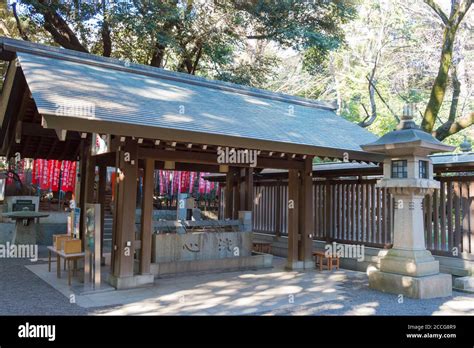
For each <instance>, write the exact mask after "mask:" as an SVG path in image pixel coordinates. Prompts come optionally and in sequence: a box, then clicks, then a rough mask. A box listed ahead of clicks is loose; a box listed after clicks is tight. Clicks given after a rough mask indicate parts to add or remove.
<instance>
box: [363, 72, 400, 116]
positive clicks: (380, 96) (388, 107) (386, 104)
mask: <svg viewBox="0 0 474 348" xmlns="http://www.w3.org/2000/svg"><path fill="white" fill-rule="evenodd" d="M366 79H367V80H368V81H369V83H370V84H372V85H373V88H374V90H375V93H377V95H378V96H379V98H380V100H381V101H382V103H384V105H385V106H386V107H387V109H388V111H390V113H391V114H392V115H393V117H394V118H395V119H396V120H397V122H398V123H399V122H400V119H399V118H398V116H397V114H396V113H395V112H394V111H393V110H392V108H391V107H390V106H389V105H388V103H387V102H386V101H385V99H384V97H382V94H380V92H379V90H378V89H377V87H375V85H374V84H373V83H372V81H370V79H369V78H368V77H367V76H366Z"/></svg>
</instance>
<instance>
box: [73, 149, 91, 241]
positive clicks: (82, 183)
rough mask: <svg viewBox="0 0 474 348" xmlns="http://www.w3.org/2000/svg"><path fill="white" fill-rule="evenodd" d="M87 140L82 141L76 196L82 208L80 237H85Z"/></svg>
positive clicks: (78, 204) (78, 205)
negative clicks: (83, 214)
mask: <svg viewBox="0 0 474 348" xmlns="http://www.w3.org/2000/svg"><path fill="white" fill-rule="evenodd" d="M86 141H87V140H82V141H81V150H80V154H81V158H80V163H79V177H78V179H79V195H77V196H76V205H77V207H79V208H80V209H81V218H80V219H79V238H80V239H84V219H83V217H82V212H83V211H84V207H85V200H84V197H85V195H86V179H85V178H86V171H87V149H88V146H87V144H86Z"/></svg>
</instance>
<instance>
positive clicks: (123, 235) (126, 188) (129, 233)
mask: <svg viewBox="0 0 474 348" xmlns="http://www.w3.org/2000/svg"><path fill="white" fill-rule="evenodd" d="M116 163H117V164H118V169H120V173H119V175H118V177H117V191H116V200H115V220H116V223H115V224H114V228H115V231H114V237H115V238H114V243H113V244H114V245H113V247H114V248H115V252H114V260H113V262H114V268H113V275H114V276H115V277H116V278H120V277H130V276H133V259H134V253H135V250H134V242H135V210H136V197H137V175H138V159H137V144H136V143H135V142H134V141H132V140H127V142H126V143H125V145H124V146H123V148H122V149H120V150H119V151H117V159H116Z"/></svg>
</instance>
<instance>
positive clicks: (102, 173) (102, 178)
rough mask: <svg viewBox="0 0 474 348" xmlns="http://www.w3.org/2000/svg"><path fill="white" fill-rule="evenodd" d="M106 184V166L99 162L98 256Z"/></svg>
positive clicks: (102, 246)
mask: <svg viewBox="0 0 474 348" xmlns="http://www.w3.org/2000/svg"><path fill="white" fill-rule="evenodd" d="M106 185H107V166H106V165H105V164H101V165H100V166H99V183H98V187H97V190H98V193H97V200H98V203H99V204H100V240H101V243H100V256H101V257H102V256H103V254H104V222H105V216H104V215H105V188H106Z"/></svg>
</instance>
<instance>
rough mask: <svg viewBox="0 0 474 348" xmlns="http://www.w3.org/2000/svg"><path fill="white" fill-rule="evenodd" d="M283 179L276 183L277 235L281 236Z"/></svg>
mask: <svg viewBox="0 0 474 348" xmlns="http://www.w3.org/2000/svg"><path fill="white" fill-rule="evenodd" d="M281 186H282V185H281V180H277V183H276V211H275V236H276V237H280V235H281V229H280V226H281V207H282V199H283V198H282V194H281V190H282V188H281Z"/></svg>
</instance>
